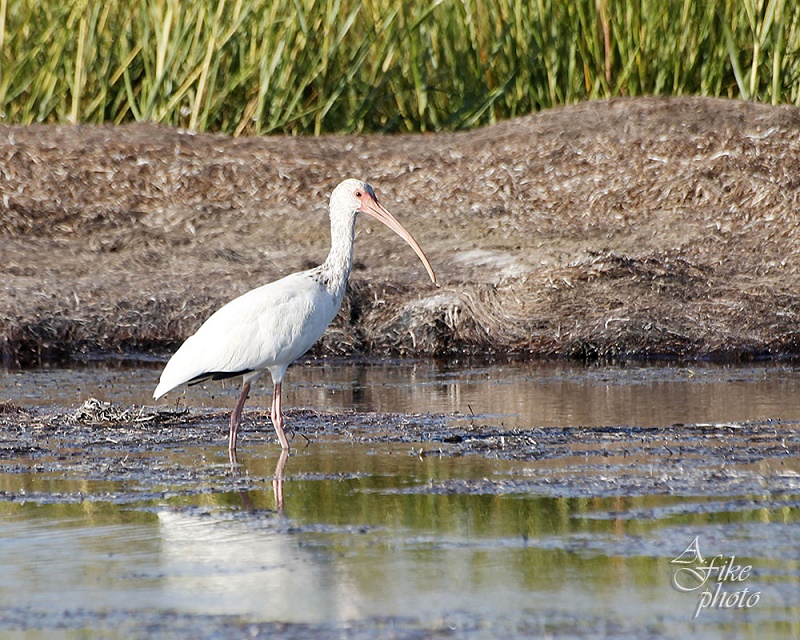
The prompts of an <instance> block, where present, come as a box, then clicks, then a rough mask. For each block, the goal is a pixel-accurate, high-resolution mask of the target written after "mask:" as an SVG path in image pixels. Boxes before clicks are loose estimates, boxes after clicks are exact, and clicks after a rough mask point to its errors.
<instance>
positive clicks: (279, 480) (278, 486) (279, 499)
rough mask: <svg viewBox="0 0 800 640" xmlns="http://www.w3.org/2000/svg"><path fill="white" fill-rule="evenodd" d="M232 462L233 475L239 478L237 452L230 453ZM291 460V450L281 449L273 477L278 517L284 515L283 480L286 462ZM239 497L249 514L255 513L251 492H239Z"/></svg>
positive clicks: (273, 493) (273, 490) (273, 492)
mask: <svg viewBox="0 0 800 640" xmlns="http://www.w3.org/2000/svg"><path fill="white" fill-rule="evenodd" d="M228 453H229V455H230V460H231V475H233V476H234V477H237V476H238V475H239V469H240V468H241V467H240V466H239V463H238V461H237V456H236V451H232V452H231V451H229V452H228ZM288 459H289V450H288V449H281V454H280V456H279V457H278V464H277V465H275V473H274V474H273V475H272V495H273V496H274V498H275V513H277V514H278V515H281V516H282V515H284V509H283V478H284V475H285V473H286V461H287V460H288ZM239 495H240V496H241V498H242V504H243V505H244V508H245V510H246V511H248V512H249V513H253V512H255V510H256V507H255V505H254V504H253V501H252V499H251V498H250V492H249V491H247V490H242V491H240V492H239Z"/></svg>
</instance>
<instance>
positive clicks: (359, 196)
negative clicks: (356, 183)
mask: <svg viewBox="0 0 800 640" xmlns="http://www.w3.org/2000/svg"><path fill="white" fill-rule="evenodd" d="M363 196H364V194H363V193H361V192H360V191H356V198H362V197H363Z"/></svg>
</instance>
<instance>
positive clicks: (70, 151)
mask: <svg viewBox="0 0 800 640" xmlns="http://www.w3.org/2000/svg"><path fill="white" fill-rule="evenodd" d="M0 169H2V179H1V180H0V231H1V232H2V237H0V247H1V248H0V272H2V274H3V275H2V287H3V289H2V298H0V300H2V306H1V307H0V336H2V343H0V349H1V350H2V357H3V360H4V361H5V362H6V363H7V364H9V363H19V362H22V363H24V362H31V361H36V360H38V359H46V358H51V357H63V356H74V355H78V354H81V353H84V352H90V351H98V350H99V351H133V352H141V351H152V350H154V351H158V352H163V351H166V350H167V349H169V348H172V347H173V346H174V345H175V344H176V343H178V342H179V341H180V340H182V339H183V338H184V337H186V336H187V335H188V334H189V333H190V332H191V331H192V330H194V329H195V328H196V327H197V326H198V325H199V324H200V322H202V320H203V319H204V318H205V317H206V316H207V315H208V314H209V313H210V312H211V311H212V310H213V309H214V308H216V307H217V306H219V305H221V304H222V303H224V302H225V301H227V300H228V299H230V298H231V297H233V296H235V295H237V294H239V293H242V292H244V291H245V290H247V289H250V288H252V287H254V286H256V285H258V284H262V283H264V282H266V281H269V280H271V279H273V278H276V277H278V276H280V275H282V274H285V273H288V272H290V271H294V270H297V269H301V268H305V267H306V266H308V265H309V264H310V263H314V262H318V261H320V260H321V259H323V258H324V256H325V253H326V251H327V243H328V231H327V221H326V220H325V204H326V198H327V194H328V193H329V192H330V190H331V189H332V188H333V186H335V184H336V183H337V182H338V181H339V180H340V179H342V178H343V177H348V176H360V177H364V178H365V179H367V180H369V181H370V182H371V183H372V184H373V185H374V186H375V187H376V189H377V190H378V192H379V195H380V196H381V197H382V200H383V202H384V204H386V205H387V207H388V208H389V210H391V211H393V212H394V213H395V214H396V215H397V216H398V217H399V218H400V219H401V220H402V221H403V222H404V223H406V224H407V226H408V227H409V228H410V229H411V230H412V232H413V233H414V235H415V236H416V237H417V239H418V240H419V241H420V244H421V245H422V246H423V247H424V248H425V249H426V252H427V253H428V256H429V258H430V259H431V261H432V263H433V264H434V267H435V268H436V270H437V274H438V275H439V277H440V284H441V286H440V287H439V288H436V287H433V286H432V285H429V284H426V282H425V276H424V272H423V271H422V269H421V267H420V266H419V265H418V264H417V263H416V260H415V258H414V256H413V254H412V253H411V252H410V250H408V249H407V247H405V246H404V245H403V244H402V243H401V241H400V240H399V239H397V238H395V237H392V236H391V234H390V232H388V231H386V230H384V229H379V228H378V227H377V226H376V225H374V224H372V223H371V222H369V221H367V220H361V221H360V222H359V224H358V232H359V239H358V240H357V243H356V259H357V261H358V266H357V269H356V270H355V272H354V273H353V276H352V277H351V287H350V291H349V294H348V297H347V299H346V301H345V304H344V306H343V309H342V313H341V314H340V316H339V318H338V319H337V320H336V322H335V324H334V326H333V327H332V328H331V330H330V331H329V332H328V334H326V336H325V337H324V338H323V340H322V341H321V342H320V344H319V345H318V346H317V347H316V352H317V353H360V352H373V353H376V352H377V353H393V354H425V355H448V354H455V353H464V352H468V353H479V354H486V353H488V354H498V355H505V354H509V353H515V354H525V355H530V356H553V355H557V356H569V357H581V358H596V357H647V356H672V357H705V356H711V357H757V356H766V355H770V356H795V355H798V354H800V334H798V330H797V325H798V322H797V320H798V313H800V295H798V293H799V292H800V270H799V267H800V257H799V253H798V229H799V228H800V225H799V223H800V206H798V205H799V204H800V202H799V200H800V177H798V176H800V111H798V110H797V109H795V108H792V107H770V106H764V105H756V104H751V103H746V102H735V101H722V100H710V99H701V98H682V99H636V100H615V101H611V102H591V103H586V104H582V105H579V106H575V107H569V108H563V109H557V110H552V111H547V112H543V113H540V114H538V115H535V116H531V117H526V118H522V119H519V120H514V121H510V122H505V123H503V124H500V125H498V126H495V127H490V128H486V129H482V130H479V131H475V132H466V133H453V134H436V135H413V136H412V135H409V136H402V137H388V136H362V137H337V136H331V137H321V138H291V137H268V138H249V139H232V138H228V137H224V136H213V135H192V134H189V133H185V132H181V131H178V130H174V129H169V128H165V127H159V126H153V125H132V126H126V127H83V126H80V127H50V126H36V127H3V128H0Z"/></svg>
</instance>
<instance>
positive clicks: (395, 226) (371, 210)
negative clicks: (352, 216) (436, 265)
mask: <svg viewBox="0 0 800 640" xmlns="http://www.w3.org/2000/svg"><path fill="white" fill-rule="evenodd" d="M361 210H362V211H364V212H365V213H368V214H369V215H371V216H372V217H373V218H375V219H376V220H380V221H381V222H382V223H383V224H385V225H386V226H387V227H389V228H390V229H391V230H392V231H394V232H395V233H396V234H397V235H398V236H400V237H401V238H402V239H403V240H405V241H406V243H407V244H408V246H410V247H411V248H412V249H413V250H414V253H416V254H417V255H418V256H419V259H420V260H422V264H423V265H425V270H426V271H427V272H428V275H429V276H430V278H431V282H433V284H436V274H434V273H433V267H431V263H430V262H428V258H427V257H425V252H424V251H423V250H422V247H420V246H419V244H417V241H416V240H414V236H412V235H411V234H410V233H409V232H408V230H407V229H406V228H405V227H404V226H403V225H402V224H400V222H398V220H397V218H395V217H394V216H393V215H392V214H391V213H389V212H388V211H387V210H386V209H384V208H383V206H382V205H381V204H380V203H379V202H378V201H377V200H371V199H370V200H367V202H365V203H364V205H363V206H362V209H361Z"/></svg>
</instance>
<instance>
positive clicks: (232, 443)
mask: <svg viewBox="0 0 800 640" xmlns="http://www.w3.org/2000/svg"><path fill="white" fill-rule="evenodd" d="M248 395H250V383H249V382H246V383H245V384H244V386H242V393H241V394H240V395H239V401H238V402H237V403H236V408H235V409H234V410H233V412H232V413H231V428H230V432H229V433H228V455H229V456H230V458H231V462H235V461H236V433H237V431H239V425H240V424H241V423H242V411H243V410H244V403H245V402H246V401H247V396H248Z"/></svg>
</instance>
